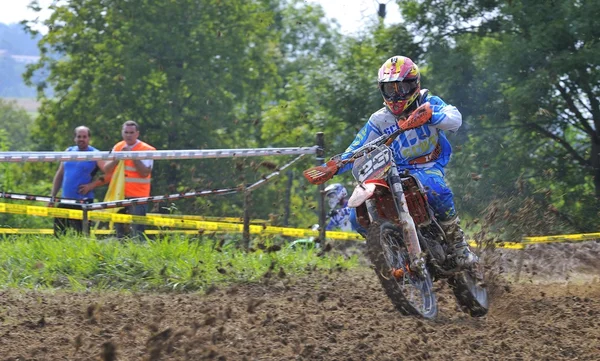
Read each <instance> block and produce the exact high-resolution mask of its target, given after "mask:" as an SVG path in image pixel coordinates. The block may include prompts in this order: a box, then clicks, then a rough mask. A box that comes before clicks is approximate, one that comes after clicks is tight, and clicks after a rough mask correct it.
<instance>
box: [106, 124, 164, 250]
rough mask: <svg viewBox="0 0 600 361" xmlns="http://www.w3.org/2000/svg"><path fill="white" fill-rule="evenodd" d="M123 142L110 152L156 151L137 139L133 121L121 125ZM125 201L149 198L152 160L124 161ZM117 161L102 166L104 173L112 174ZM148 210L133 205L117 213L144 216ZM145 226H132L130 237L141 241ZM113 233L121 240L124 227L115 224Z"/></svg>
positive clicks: (137, 130) (141, 206)
mask: <svg viewBox="0 0 600 361" xmlns="http://www.w3.org/2000/svg"><path fill="white" fill-rule="evenodd" d="M121 135H122V136H123V140H122V141H120V142H119V143H117V144H115V146H114V147H113V149H112V151H113V152H121V151H133V152H135V151H151V150H156V148H154V147H153V146H151V145H150V144H147V143H145V142H142V141H141V140H139V139H138V137H139V136H140V127H139V125H138V124H137V123H136V122H134V121H133V120H128V121H126V122H125V123H123V128H122V129H121ZM124 162H125V164H124V166H125V199H132V198H141V197H149V196H150V183H151V182H152V165H153V163H154V161H153V160H152V159H144V160H139V159H138V160H125V161H124ZM117 164H118V161H116V160H114V161H110V162H107V163H106V164H105V165H104V171H105V172H106V173H112V172H113V171H114V169H115V168H116V166H117ZM147 210H148V204H134V205H130V206H127V207H125V208H124V209H122V210H120V211H119V213H126V214H131V215H135V216H145V215H146V212H147ZM144 229H145V226H144V225H143V224H132V227H131V237H132V238H136V239H138V240H143V239H144V237H143V234H144ZM115 231H116V232H117V238H119V239H121V238H124V236H125V225H124V224H122V223H115Z"/></svg>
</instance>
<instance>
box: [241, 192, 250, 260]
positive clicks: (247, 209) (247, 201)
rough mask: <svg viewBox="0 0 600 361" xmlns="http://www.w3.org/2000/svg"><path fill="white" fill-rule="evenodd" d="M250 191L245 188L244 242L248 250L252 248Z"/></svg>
mask: <svg viewBox="0 0 600 361" xmlns="http://www.w3.org/2000/svg"><path fill="white" fill-rule="evenodd" d="M250 193H251V192H250V191H249V190H244V229H243V231H242V242H243V243H244V248H245V249H246V250H248V249H250Z"/></svg>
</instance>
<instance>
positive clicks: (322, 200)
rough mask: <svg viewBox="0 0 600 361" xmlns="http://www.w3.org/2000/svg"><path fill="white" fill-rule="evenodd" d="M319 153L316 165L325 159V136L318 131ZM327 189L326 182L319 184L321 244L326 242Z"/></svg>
mask: <svg viewBox="0 0 600 361" xmlns="http://www.w3.org/2000/svg"><path fill="white" fill-rule="evenodd" d="M317 147H318V149H317V154H316V158H315V159H316V161H315V162H316V165H321V164H323V163H324V160H325V137H324V135H323V132H318V133H317ZM324 189H325V185H324V184H319V186H318V190H319V194H318V195H317V199H318V204H319V242H320V243H321V245H323V244H324V243H325V236H326V232H325V198H324V197H325V196H324V194H323V190H324Z"/></svg>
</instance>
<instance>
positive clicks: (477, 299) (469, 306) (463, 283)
mask: <svg viewBox="0 0 600 361" xmlns="http://www.w3.org/2000/svg"><path fill="white" fill-rule="evenodd" d="M476 267H481V266H480V265H477V266H476ZM476 272H481V275H480V276H479V277H477V274H476ZM448 281H449V284H450V287H451V288H452V291H453V292H454V296H455V297H456V299H457V301H458V303H459V304H460V305H461V307H462V308H463V310H464V311H465V312H467V313H469V314H470V315H471V316H472V317H482V316H485V315H486V314H487V312H488V309H489V301H488V293H487V288H486V287H485V285H484V284H483V272H482V271H480V270H478V269H477V268H476V269H474V270H464V271H462V272H460V273H458V274H456V275H455V276H453V277H450V279H449V280H448Z"/></svg>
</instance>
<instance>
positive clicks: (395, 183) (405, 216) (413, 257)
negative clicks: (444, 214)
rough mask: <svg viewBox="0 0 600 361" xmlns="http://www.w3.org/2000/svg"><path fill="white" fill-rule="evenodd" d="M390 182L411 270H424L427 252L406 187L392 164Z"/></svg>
mask: <svg viewBox="0 0 600 361" xmlns="http://www.w3.org/2000/svg"><path fill="white" fill-rule="evenodd" d="M388 184H389V185H390V187H391V191H392V195H393V197H394V204H395V205H396V211H397V212H398V216H399V219H400V224H401V225H402V234H403V236H404V243H405V244H406V247H407V248H408V254H409V257H410V263H411V264H410V266H411V270H412V271H415V270H419V271H421V270H423V269H424V268H425V254H424V253H423V250H422V249H421V244H420V243H419V236H418V234H417V227H416V225H415V221H414V220H413V218H412V216H411V215H410V212H409V210H408V205H407V203H406V196H405V195H404V189H403V188H402V180H401V178H400V173H398V169H397V168H396V167H394V166H392V169H390V173H389V175H388Z"/></svg>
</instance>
